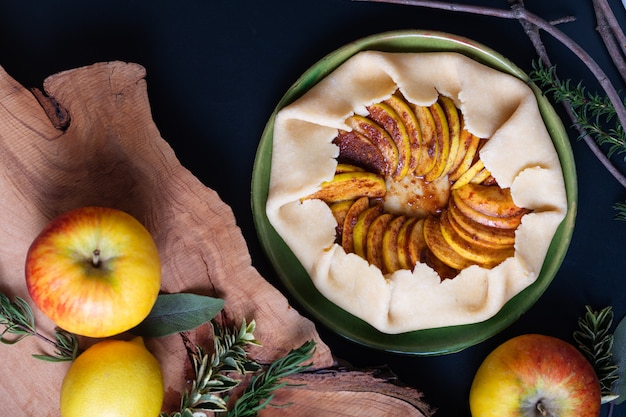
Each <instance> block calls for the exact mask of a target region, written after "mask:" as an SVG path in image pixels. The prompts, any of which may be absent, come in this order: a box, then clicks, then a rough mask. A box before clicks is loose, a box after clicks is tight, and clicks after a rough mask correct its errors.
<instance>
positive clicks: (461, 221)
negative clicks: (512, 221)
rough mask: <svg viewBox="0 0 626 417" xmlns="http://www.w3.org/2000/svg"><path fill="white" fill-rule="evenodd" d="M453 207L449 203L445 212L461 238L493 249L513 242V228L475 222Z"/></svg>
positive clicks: (510, 244)
mask: <svg viewBox="0 0 626 417" xmlns="http://www.w3.org/2000/svg"><path fill="white" fill-rule="evenodd" d="M455 207H456V206H454V204H451V205H450V207H449V208H448V210H446V213H445V214H446V216H447V217H448V222H449V223H450V225H451V226H452V228H454V230H455V231H456V233H458V234H459V236H461V237H462V238H463V239H465V240H467V241H470V242H475V243H476V244H477V245H480V246H484V247H487V248H493V249H502V248H504V247H505V246H513V245H514V244H515V229H502V228H496V227H489V226H485V225H482V224H480V223H476V222H475V221H473V220H471V219H469V218H467V217H465V216H464V215H463V214H461V213H459V212H458V210H456V209H455ZM442 215H443V214H442Z"/></svg>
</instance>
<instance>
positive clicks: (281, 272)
mask: <svg viewBox="0 0 626 417" xmlns="http://www.w3.org/2000/svg"><path fill="white" fill-rule="evenodd" d="M363 50H379V51H386V52H433V51H448V52H458V53H461V54H463V55H466V56H468V57H470V58H472V59H474V60H476V61H478V62H481V63H483V64H485V65H487V66H490V67H492V68H494V69H496V70H499V71H502V72H504V73H508V74H511V75H513V76H515V77H517V78H519V79H521V80H522V81H524V82H526V83H527V84H529V85H530V86H531V88H532V89H533V91H534V93H535V96H536V98H537V102H538V105H539V110H540V112H541V115H542V117H543V119H544V122H545V123H546V126H547V129H548V132H549V134H550V136H551V137H552V140H553V143H554V145H555V148H556V150H557V153H558V154H559V158H560V160H561V167H562V170H563V174H564V178H565V188H566V195H567V205H568V211H567V213H566V216H565V218H564V219H563V221H562V222H561V224H560V225H559V227H558V228H557V231H556V234H555V236H554V238H553V239H552V242H551V244H550V246H549V249H548V253H547V256H546V260H545V262H544V264H543V267H542V270H541V273H540V274H539V277H538V278H537V280H536V281H535V282H534V283H533V284H532V285H530V286H529V287H527V288H526V289H524V290H523V291H522V292H520V293H519V294H518V295H516V296H515V297H513V298H512V299H511V300H509V301H508V302H507V303H506V304H505V305H504V306H503V308H502V309H501V310H500V311H499V312H498V313H497V314H496V315H495V316H493V317H491V318H490V319H488V320H485V321H483V322H479V323H474V324H467V325H460V326H450V327H441V328H435V329H426V330H417V331H412V332H407V333H401V334H386V333H382V332H380V331H378V330H376V329H375V328H374V327H372V326H371V325H369V324H368V323H366V322H364V321H363V320H361V319H359V318H357V317H355V316H353V315H352V314H350V313H348V312H346V311H345V310H343V309H341V308H340V307H338V306H337V305H335V304H333V303H331V302H330V301H329V300H328V299H326V298H325V297H324V296H323V295H322V294H320V293H319V291H318V290H317V289H316V288H315V286H314V285H313V282H312V281H311V279H310V278H309V276H308V274H307V273H306V271H305V270H304V268H303V267H302V265H301V264H300V263H299V261H298V260H297V259H296V258H295V256H294V255H293V253H292V252H291V250H290V249H289V247H287V245H286V244H285V242H284V241H283V240H282V239H281V238H280V236H279V235H278V234H277V232H276V231H275V230H274V228H273V227H272V226H271V224H270V223H269V220H268V218H267V215H266V213H265V206H266V203H267V195H268V190H269V174H270V169H271V154H272V140H273V125H274V119H275V116H276V113H277V112H278V111H279V110H280V109H282V108H283V107H285V106H286V105H288V104H289V103H291V102H293V101H294V100H296V99H297V98H298V97H300V96H301V95H302V94H304V93H305V92H306V91H307V90H308V89H309V88H311V87H312V86H313V85H315V84H316V83H317V82H319V81H320V80H321V79H322V78H324V77H325V76H327V75H328V74H329V73H330V72H332V71H333V70H334V69H335V68H337V67H338V66H339V65H341V64H342V63H343V62H345V61H346V60H347V59H348V58H350V57H351V56H353V55H355V54H356V53H358V52H360V51H363ZM577 202H578V189H577V176H576V168H575V163H574V156H573V152H572V148H571V144H570V142H569V137H568V135H567V133H566V131H565V128H564V126H563V124H562V122H561V120H560V118H559V116H558V115H557V113H556V111H555V110H554V108H553V107H552V105H551V104H550V103H549V101H548V100H547V99H546V98H545V97H544V96H543V95H542V93H541V91H540V90H539V88H537V87H536V86H535V85H534V84H533V83H532V82H531V81H530V79H529V77H528V75H527V74H526V73H524V72H523V71H522V70H521V69H519V68H518V67H517V66H516V65H514V64H513V63H512V62H511V61H509V60H508V59H507V58H505V57H504V56H502V55H500V54H499V53H498V52H495V51H494V50H492V49H491V48H489V47H486V46H484V45H482V44H480V43H478V42H475V41H473V40H470V39H468V38H465V37H463V36H457V35H453V34H449V33H444V32H436V31H422V30H405V31H391V32H384V33H380V34H375V35H371V36H368V37H365V38H361V39H359V40H357V41H355V42H352V43H349V44H347V45H345V46H344V47H342V48H339V49H337V50H335V51H334V52H332V53H330V54H328V55H327V56H325V57H324V58H322V59H321V60H320V61H318V62H317V63H316V64H314V65H313V66H312V67H311V68H309V69H308V70H307V71H306V72H305V73H304V74H303V75H302V76H301V77H300V78H299V79H298V80H297V81H296V82H295V83H294V84H293V85H292V86H291V87H290V88H289V90H288V91H287V92H286V93H285V95H284V96H283V97H282V99H281V100H280V101H279V103H278V105H277V106H276V108H275V109H274V111H273V112H272V114H271V116H270V118H269V120H268V122H267V124H266V126H265V129H264V131H263V134H262V137H261V140H260V142H259V146H258V149H257V153H256V157H255V160H254V166H253V171H252V182H251V206H252V214H253V220H254V224H255V227H256V230H257V235H258V238H259V241H260V244H261V247H262V249H263V251H264V252H265V254H266V256H267V257H268V259H269V261H270V263H271V264H272V266H273V267H274V269H275V271H276V273H277V275H278V277H279V279H280V281H281V283H282V284H283V285H284V287H285V289H286V290H287V292H289V294H290V295H291V297H292V298H293V300H295V301H296V302H297V304H298V307H301V308H303V309H304V310H306V312H307V313H308V314H309V316H310V317H312V318H313V319H314V320H316V321H317V322H318V323H321V324H322V325H324V326H325V327H327V328H328V329H330V330H332V331H334V332H335V333H337V334H338V335H340V336H342V337H344V338H346V339H348V340H351V341H352V342H354V343H357V344H359V345H363V346H367V347H369V348H373V349H378V350H383V351H387V352H393V353H401V354H410V355H419V356H430V355H441V354H449V353H454V352H458V351H461V350H463V349H465V348H468V347H470V346H473V345H475V344H478V343H480V342H482V341H484V340H486V339H488V338H490V337H492V336H494V335H495V334H497V333H499V332H500V331H502V330H504V329H505V328H506V327H508V326H509V325H511V324H512V323H513V322H515V321H516V320H517V319H518V318H519V317H520V316H521V315H522V314H524V313H525V312H526V311H527V310H528V309H529V308H530V307H532V305H533V304H534V303H535V302H536V300H537V299H539V297H540V296H541V295H542V294H543V293H544V292H545V290H546V289H547V287H548V286H549V284H550V282H551V281H552V279H553V278H554V276H555V275H556V273H557V271H558V270H559V268H560V266H561V264H562V262H563V260H564V258H565V255H566V253H567V249H568V247H569V244H570V241H571V238H572V234H573V231H574V223H575V218H576V213H577Z"/></svg>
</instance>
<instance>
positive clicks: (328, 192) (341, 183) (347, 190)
mask: <svg viewBox="0 0 626 417" xmlns="http://www.w3.org/2000/svg"><path fill="white" fill-rule="evenodd" d="M386 192H387V186H386V184H385V179H384V178H383V177H382V176H380V175H378V174H375V173H373V172H367V171H352V172H343V173H341V174H336V175H335V176H334V177H333V179H332V180H330V181H324V182H323V183H322V185H321V188H320V189H319V190H318V191H316V192H315V193H313V194H311V195H310V196H309V197H308V198H309V199H311V198H319V199H320V200H323V201H325V202H327V203H333V202H336V201H342V200H352V199H355V198H358V197H361V196H365V197H370V198H380V197H383V196H384V195H385V193H386Z"/></svg>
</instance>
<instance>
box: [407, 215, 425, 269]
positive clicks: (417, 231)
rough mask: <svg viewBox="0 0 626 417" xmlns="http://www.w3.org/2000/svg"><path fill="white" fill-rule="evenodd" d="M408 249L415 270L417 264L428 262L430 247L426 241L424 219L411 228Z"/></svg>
mask: <svg viewBox="0 0 626 417" xmlns="http://www.w3.org/2000/svg"><path fill="white" fill-rule="evenodd" d="M407 249H408V253H409V259H410V262H411V268H413V267H414V266H415V264H416V263H418V262H424V261H425V260H426V257H427V252H428V246H427V245H426V240H425V239H424V219H418V220H417V221H416V222H415V224H414V225H413V227H412V228H411V231H410V233H409V240H408V244H407Z"/></svg>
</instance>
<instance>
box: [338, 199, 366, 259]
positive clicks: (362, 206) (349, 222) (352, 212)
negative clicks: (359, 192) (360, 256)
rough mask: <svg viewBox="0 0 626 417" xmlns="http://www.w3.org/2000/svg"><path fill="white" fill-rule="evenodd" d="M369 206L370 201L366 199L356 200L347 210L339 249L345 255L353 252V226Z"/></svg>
mask: <svg viewBox="0 0 626 417" xmlns="http://www.w3.org/2000/svg"><path fill="white" fill-rule="evenodd" d="M369 206H370V200H369V198H367V197H361V198H358V199H357V200H356V201H355V202H354V203H353V204H352V205H351V206H350V209H348V212H347V213H346V217H345V218H344V220H343V227H342V230H341V247H342V248H343V250H344V251H346V253H353V252H354V225H355V224H356V222H357V219H358V218H359V216H360V215H361V213H362V212H364V211H365V210H366V209H367V208H368V207H369Z"/></svg>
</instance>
